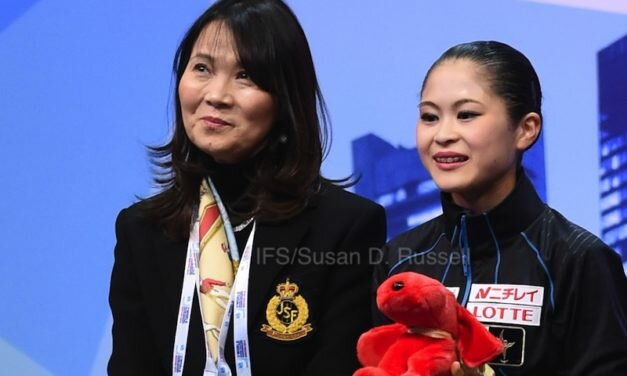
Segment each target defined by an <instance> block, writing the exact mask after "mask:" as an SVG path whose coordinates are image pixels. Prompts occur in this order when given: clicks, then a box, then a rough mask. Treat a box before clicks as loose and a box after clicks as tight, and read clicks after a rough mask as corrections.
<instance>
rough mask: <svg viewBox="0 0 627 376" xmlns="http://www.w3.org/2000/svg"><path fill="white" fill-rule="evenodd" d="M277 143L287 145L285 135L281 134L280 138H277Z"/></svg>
mask: <svg viewBox="0 0 627 376" xmlns="http://www.w3.org/2000/svg"><path fill="white" fill-rule="evenodd" d="M279 142H280V143H282V144H287V135H285V134H282V135H281V136H279Z"/></svg>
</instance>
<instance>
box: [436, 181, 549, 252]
mask: <svg viewBox="0 0 627 376" xmlns="http://www.w3.org/2000/svg"><path fill="white" fill-rule="evenodd" d="M441 201H442V210H443V212H444V218H445V221H446V231H447V235H448V237H449V239H451V241H452V242H453V243H455V244H457V242H458V240H459V236H460V232H461V231H460V230H461V228H462V226H463V224H462V220H461V219H462V217H465V222H466V224H465V225H466V230H467V234H468V243H469V246H470V247H471V249H472V250H473V253H476V251H477V249H476V248H477V247H480V246H481V245H483V244H485V243H486V242H493V241H494V239H493V236H494V237H496V239H507V238H510V237H512V236H515V235H516V234H518V233H520V232H522V231H524V230H526V229H527V228H528V227H529V226H530V225H531V224H532V223H533V221H534V220H535V219H536V218H538V215H540V213H541V212H542V210H544V207H545V204H544V203H543V202H542V201H541V200H540V197H538V194H537V193H536V191H535V189H534V187H533V185H532V183H531V181H530V180H529V178H528V177H527V175H526V174H525V173H524V172H523V171H522V170H519V171H518V174H517V182H516V186H515V187H514V190H513V191H512V192H511V193H510V194H509V195H508V196H507V197H506V198H505V199H504V200H503V201H502V202H501V203H500V204H498V205H497V206H496V207H494V208H492V209H491V210H489V211H487V212H485V213H482V214H470V212H469V211H468V210H467V209H464V208H462V207H460V206H458V205H456V204H455V203H454V202H453V199H452V197H451V195H450V194H448V193H442V194H441ZM493 234H494V235H493Z"/></svg>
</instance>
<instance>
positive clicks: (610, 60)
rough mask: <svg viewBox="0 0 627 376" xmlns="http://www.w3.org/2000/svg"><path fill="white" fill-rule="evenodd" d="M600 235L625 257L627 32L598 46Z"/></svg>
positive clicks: (626, 223)
mask: <svg viewBox="0 0 627 376" xmlns="http://www.w3.org/2000/svg"><path fill="white" fill-rule="evenodd" d="M597 59H598V74H599V137H600V148H599V150H600V156H601V169H600V172H599V174H600V176H599V177H600V181H601V236H602V237H603V240H604V241H605V242H606V243H607V244H609V245H610V246H611V247H612V248H614V249H615V250H616V251H617V252H619V253H620V254H621V255H622V257H623V262H625V261H627V35H626V36H624V37H623V38H622V39H619V40H618V41H616V42H614V43H612V44H611V45H610V46H608V47H606V48H604V49H603V50H601V51H600V52H599V53H598V55H597Z"/></svg>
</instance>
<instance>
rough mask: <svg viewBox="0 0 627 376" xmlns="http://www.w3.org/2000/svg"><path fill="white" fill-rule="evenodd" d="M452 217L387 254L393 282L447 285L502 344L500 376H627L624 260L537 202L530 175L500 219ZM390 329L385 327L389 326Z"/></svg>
mask: <svg viewBox="0 0 627 376" xmlns="http://www.w3.org/2000/svg"><path fill="white" fill-rule="evenodd" d="M442 208H443V214H442V215H440V216H438V217H436V218H434V219H432V220H431V221H429V222H427V223H425V224H423V225H421V226H419V227H417V228H414V229H412V230H409V231H407V232H405V233H403V234H401V235H399V236H398V237H396V238H395V239H393V240H392V241H390V242H389V243H388V244H387V245H386V247H385V248H386V249H385V251H387V262H386V263H384V264H382V265H380V266H379V267H378V269H377V271H376V273H375V287H376V286H378V285H379V284H380V283H381V282H382V281H383V280H384V279H385V278H387V277H388V276H389V275H392V274H396V273H400V272H405V271H415V272H419V273H423V274H426V275H428V276H431V277H433V278H436V279H439V280H440V281H441V282H442V283H444V284H445V285H446V286H447V287H449V288H450V289H451V290H453V291H454V292H456V293H457V296H458V301H459V302H460V303H461V304H462V305H464V306H465V307H466V308H468V309H469V310H470V312H472V313H473V314H475V316H476V317H477V318H478V319H479V320H480V321H481V322H483V323H484V324H485V325H486V326H488V327H489V329H490V331H491V332H492V333H493V334H494V335H496V336H497V337H500V338H501V339H502V340H503V341H504V344H505V351H504V352H503V354H502V355H500V356H498V357H497V358H495V359H493V361H492V362H491V363H490V365H491V366H492V368H493V369H494V370H495V372H496V374H497V375H508V376H514V375H534V376H535V375H568V376H579V375H581V376H584V375H585V376H595V375H599V376H608V375H612V376H613V375H616V376H618V375H627V279H626V278H625V273H624V270H623V268H622V263H621V260H620V257H619V256H618V254H617V253H616V252H614V251H613V250H612V249H611V248H609V247H608V246H607V245H605V244H604V243H603V242H602V241H601V240H599V239H598V238H597V237H596V236H594V235H592V234H591V233H589V232H588V231H586V230H584V229H582V228H581V227H578V226H576V225H574V224H573V223H571V222H569V221H568V220H567V219H566V218H564V217H563V216H562V215H561V214H560V213H558V212H557V211H555V210H553V209H551V208H550V207H548V206H547V205H545V204H544V203H542V201H541V200H540V198H539V197H538V195H537V194H536V192H535V190H534V188H533V186H532V184H531V182H530V181H529V179H528V178H527V177H526V176H525V174H524V173H521V174H519V178H518V181H517V184H516V187H515V189H514V190H513V192H512V193H511V194H510V195H509V196H508V197H507V198H506V199H505V200H503V202H501V203H500V204H499V205H498V206H497V207H495V208H494V209H492V210H490V211H488V212H486V213H483V214H480V215H471V214H469V213H468V211H466V210H465V209H463V208H461V207H459V206H457V205H455V204H454V203H453V202H452V200H451V198H450V195H447V194H442ZM381 320H382V322H383V320H384V319H383V318H381Z"/></svg>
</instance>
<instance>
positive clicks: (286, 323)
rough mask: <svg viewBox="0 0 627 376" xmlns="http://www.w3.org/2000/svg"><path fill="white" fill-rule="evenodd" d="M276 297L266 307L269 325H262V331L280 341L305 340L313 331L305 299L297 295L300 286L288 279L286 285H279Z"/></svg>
mask: <svg viewBox="0 0 627 376" xmlns="http://www.w3.org/2000/svg"><path fill="white" fill-rule="evenodd" d="M276 292H277V293H278V294H279V295H275V296H273V297H272V299H270V301H269V302H268V306H267V307H266V319H267V320H268V324H269V325H266V324H263V325H261V331H262V332H264V333H266V335H267V336H268V337H270V338H274V339H277V340H280V341H294V340H297V339H299V338H303V337H304V336H306V335H307V333H309V332H310V331H312V330H313V328H312V327H311V324H308V323H307V319H308V318H309V307H308V306H307V302H306V301H305V299H304V298H303V297H302V296H300V295H297V294H298V285H297V284H295V283H291V282H290V279H289V278H287V280H286V281H285V283H279V284H278V285H277V287H276Z"/></svg>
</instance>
